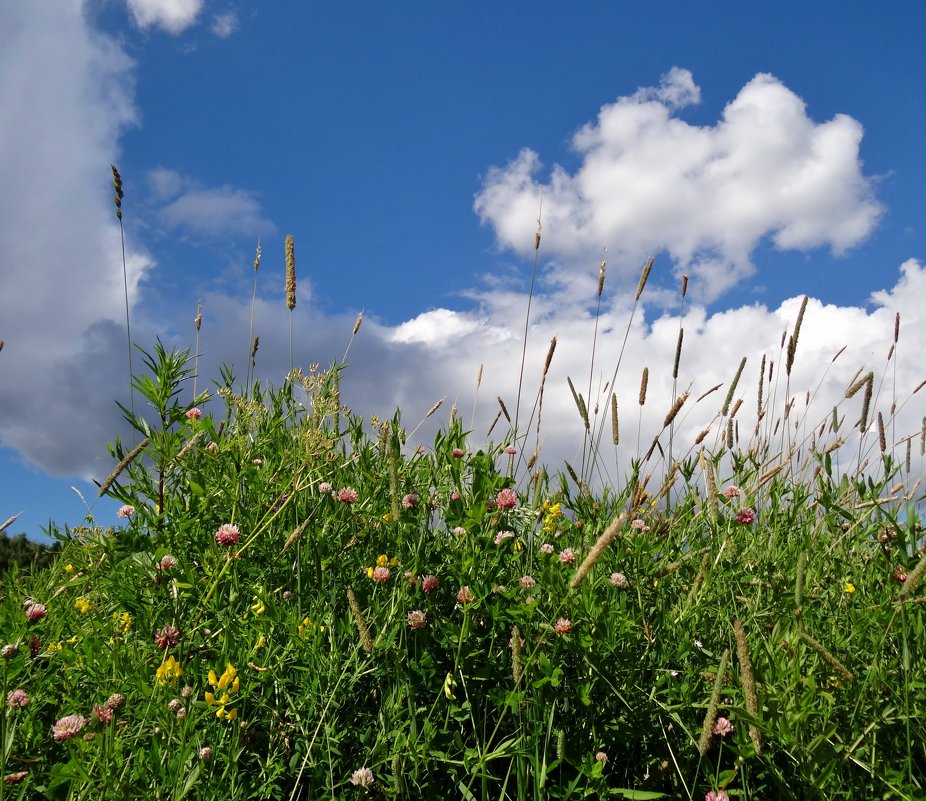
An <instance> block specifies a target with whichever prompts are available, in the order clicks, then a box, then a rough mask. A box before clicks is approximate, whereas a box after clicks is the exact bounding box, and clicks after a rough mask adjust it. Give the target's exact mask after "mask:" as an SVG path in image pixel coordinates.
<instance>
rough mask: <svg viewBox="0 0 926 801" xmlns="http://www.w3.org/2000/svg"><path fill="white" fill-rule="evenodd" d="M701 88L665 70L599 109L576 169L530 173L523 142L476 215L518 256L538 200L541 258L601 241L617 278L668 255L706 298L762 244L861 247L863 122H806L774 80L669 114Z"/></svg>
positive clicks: (584, 253)
mask: <svg viewBox="0 0 926 801" xmlns="http://www.w3.org/2000/svg"><path fill="white" fill-rule="evenodd" d="M699 99H700V90H699V88H698V87H697V85H696V84H695V83H694V80H693V78H692V75H691V73H690V72H688V71H687V70H683V69H679V68H674V69H672V70H671V71H670V72H669V73H668V74H667V75H665V76H664V77H663V80H662V83H661V85H660V86H659V87H656V88H644V89H640V90H638V91H637V92H636V93H635V94H633V95H630V96H628V97H622V98H620V99H618V100H617V101H616V102H614V103H612V104H609V105H606V106H604V107H602V109H601V111H600V113H599V115H598V119H597V120H596V121H595V122H592V123H588V124H587V125H585V126H583V127H582V128H581V129H580V130H579V131H578V132H577V133H576V134H575V136H574V137H573V139H572V147H573V149H574V150H575V151H576V153H577V154H578V155H579V157H580V158H581V164H580V166H579V167H578V168H577V169H576V171H575V172H574V173H570V172H569V171H567V170H566V169H565V168H563V167H561V166H559V165H556V166H554V167H553V169H552V170H551V172H550V175H549V177H548V178H547V179H545V180H544V179H543V178H542V177H540V172H541V162H540V157H539V155H538V154H537V153H535V152H534V151H532V150H530V149H528V148H525V149H524V150H522V151H521V153H520V154H519V155H518V157H517V158H516V159H515V160H514V161H512V162H511V163H510V164H508V165H507V166H505V167H502V168H499V167H494V168H492V169H491V170H490V171H489V173H488V174H487V176H486V178H485V181H484V185H483V188H482V190H481V191H480V192H479V193H478V195H477V196H476V201H475V208H476V211H477V212H478V213H479V215H480V217H481V219H482V221H483V222H484V223H487V224H490V225H491V226H492V227H493V228H494V229H495V232H496V235H497V237H498V241H499V243H500V244H501V245H502V246H504V247H508V248H511V249H513V250H515V251H519V252H521V253H526V252H528V251H529V249H530V248H532V246H533V241H532V239H531V237H530V235H529V234H527V235H526V234H525V232H531V231H533V228H534V220H535V218H536V217H537V214H538V209H539V207H540V197H541V191H542V194H543V253H544V254H546V255H547V256H552V257H553V258H554V259H558V260H561V261H563V262H565V263H567V264H570V263H574V262H579V263H582V264H583V265H584V264H587V263H588V259H589V258H590V257H594V254H595V253H596V252H598V251H599V249H600V248H601V247H602V246H606V247H608V249H609V254H610V255H609V261H610V262H611V264H612V265H613V266H614V267H616V268H617V269H619V270H623V271H624V272H626V273H630V272H633V271H635V270H637V269H638V267H639V264H640V263H641V262H642V261H643V260H644V259H645V258H646V257H647V256H648V255H649V254H651V253H657V252H660V251H667V252H668V253H669V255H670V256H671V258H672V259H673V261H674V262H675V264H676V265H677V267H678V269H679V270H684V271H687V272H689V273H690V274H692V276H693V277H697V278H698V281H696V282H695V285H696V287H697V289H696V291H698V292H699V293H700V296H701V297H702V298H704V299H705V300H710V299H713V298H716V297H717V296H719V295H720V294H721V293H722V292H724V291H725V290H727V289H729V288H730V287H731V286H733V285H734V284H735V283H736V282H737V281H739V280H740V279H742V278H743V277H745V276H747V275H749V274H751V273H752V272H753V269H754V268H753V265H752V262H751V260H750V255H751V253H752V251H753V249H754V248H755V247H756V245H757V244H758V243H759V242H760V241H761V240H762V239H763V238H765V237H771V240H772V242H773V243H774V244H775V246H776V247H778V248H781V249H798V250H807V249H811V248H816V247H820V246H829V247H830V248H831V249H832V250H833V252H834V253H837V254H838V253H842V252H843V251H845V250H846V249H847V248H850V247H852V246H853V245H855V244H857V243H859V242H861V241H862V240H863V239H864V238H865V237H866V236H868V234H869V233H870V232H871V230H872V229H873V227H874V226H875V224H876V223H877V221H878V218H879V216H880V214H881V208H880V206H879V204H878V203H877V202H876V200H875V199H874V197H873V192H872V184H871V179H869V178H866V177H865V176H864V175H863V173H862V168H861V162H860V159H859V145H860V142H861V139H862V126H861V125H860V124H859V123H858V122H857V121H856V120H854V119H852V118H851V117H848V116H846V115H844V114H839V115H837V116H836V117H834V118H833V119H832V120H829V121H827V122H822V123H816V122H814V121H813V120H812V119H811V118H810V117H809V116H808V115H807V111H806V108H805V105H804V102H803V101H802V100H801V99H800V98H799V97H798V96H797V95H796V94H794V92H792V91H791V90H790V89H788V88H787V87H786V86H784V85H783V84H782V83H781V82H780V81H778V80H777V79H776V78H774V77H773V76H771V75H766V74H760V75H757V76H756V77H755V78H753V79H752V80H751V81H750V82H749V83H748V84H746V86H744V87H743V88H742V89H741V90H740V92H739V94H738V95H737V96H736V98H734V99H733V101H732V102H730V103H729V104H728V105H727V106H726V108H725V109H724V111H723V114H722V116H721V119H720V120H719V121H718V122H717V123H716V124H715V125H712V126H704V127H701V126H696V125H692V124H689V123H687V122H685V121H684V120H683V119H681V118H680V117H679V112H680V111H681V110H683V109H684V108H685V107H686V106H689V105H691V104H693V103H697V102H698V101H699Z"/></svg>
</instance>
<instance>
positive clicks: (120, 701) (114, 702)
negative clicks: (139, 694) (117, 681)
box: [103, 693, 125, 712]
mask: <svg viewBox="0 0 926 801" xmlns="http://www.w3.org/2000/svg"><path fill="white" fill-rule="evenodd" d="M103 706H105V707H106V708H107V709H111V710H112V711H113V712H118V711H119V710H120V709H122V707H123V706H125V696H124V695H123V694H122V693H113V694H112V695H111V696H109V698H107V699H106V701H105V703H104V704H103Z"/></svg>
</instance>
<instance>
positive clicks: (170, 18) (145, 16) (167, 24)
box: [128, 0, 205, 34]
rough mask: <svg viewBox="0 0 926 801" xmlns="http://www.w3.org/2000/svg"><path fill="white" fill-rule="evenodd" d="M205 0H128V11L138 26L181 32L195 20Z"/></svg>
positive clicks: (175, 32) (174, 32)
mask: <svg viewBox="0 0 926 801" xmlns="http://www.w3.org/2000/svg"><path fill="white" fill-rule="evenodd" d="M204 3H205V0H128V5H129V11H131V12H132V17H133V18H134V20H135V24H136V25H138V27H139V28H150V27H151V26H152V25H155V26H158V27H160V28H163V29H164V30H165V31H167V32H168V33H173V34H177V33H181V32H182V31H185V30H186V29H187V28H189V27H190V26H191V25H192V24H193V23H195V22H196V18H197V17H198V16H199V12H200V11H201V10H202V8H203V5H204Z"/></svg>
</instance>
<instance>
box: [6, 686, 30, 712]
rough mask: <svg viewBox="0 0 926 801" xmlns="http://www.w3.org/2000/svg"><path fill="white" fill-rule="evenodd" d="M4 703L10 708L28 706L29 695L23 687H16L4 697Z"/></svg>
mask: <svg viewBox="0 0 926 801" xmlns="http://www.w3.org/2000/svg"><path fill="white" fill-rule="evenodd" d="M6 705H7V706H8V707H9V708H10V709H22V708H23V707H27V706H29V696H28V694H27V693H26V691H25V690H23V689H16V690H13V692H11V693H9V694H8V695H7V697H6Z"/></svg>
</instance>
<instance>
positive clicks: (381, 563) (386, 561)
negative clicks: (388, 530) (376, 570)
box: [376, 553, 399, 567]
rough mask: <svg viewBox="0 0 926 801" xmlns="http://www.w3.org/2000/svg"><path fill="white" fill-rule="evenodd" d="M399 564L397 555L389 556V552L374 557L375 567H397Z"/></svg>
mask: <svg viewBox="0 0 926 801" xmlns="http://www.w3.org/2000/svg"><path fill="white" fill-rule="evenodd" d="M398 564H399V557H397V556H393V557H392V558H390V557H389V554H385V553H381V554H380V555H379V556H377V557H376V566H377V567H387V566H388V567H397V566H398Z"/></svg>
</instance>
